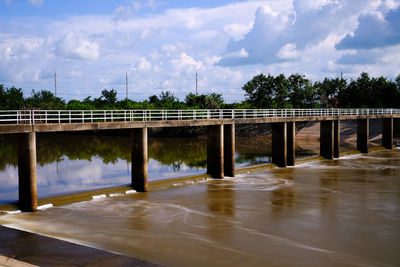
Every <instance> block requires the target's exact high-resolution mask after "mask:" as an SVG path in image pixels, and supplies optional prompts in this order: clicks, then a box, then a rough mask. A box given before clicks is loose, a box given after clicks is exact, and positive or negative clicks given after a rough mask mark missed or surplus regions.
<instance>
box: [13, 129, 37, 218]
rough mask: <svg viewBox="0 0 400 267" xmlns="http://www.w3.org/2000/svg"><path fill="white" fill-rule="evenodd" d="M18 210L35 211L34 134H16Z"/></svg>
mask: <svg viewBox="0 0 400 267" xmlns="http://www.w3.org/2000/svg"><path fill="white" fill-rule="evenodd" d="M17 141H18V184H19V189H18V190H19V208H20V209H21V210H22V211H36V210H37V181H36V179H37V177H36V134H35V133H34V132H30V133H24V134H18V136H17Z"/></svg>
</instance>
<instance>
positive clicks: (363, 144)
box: [357, 119, 369, 153]
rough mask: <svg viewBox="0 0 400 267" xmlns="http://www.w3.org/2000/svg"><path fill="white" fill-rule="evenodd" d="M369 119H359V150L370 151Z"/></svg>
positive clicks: (362, 151)
mask: <svg viewBox="0 0 400 267" xmlns="http://www.w3.org/2000/svg"><path fill="white" fill-rule="evenodd" d="M368 143H369V119H357V150H359V151H360V152H361V153H368Z"/></svg>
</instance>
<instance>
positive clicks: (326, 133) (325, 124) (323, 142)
mask: <svg viewBox="0 0 400 267" xmlns="http://www.w3.org/2000/svg"><path fill="white" fill-rule="evenodd" d="M333 124H334V123H333V121H321V126H320V154H321V156H322V157H324V158H326V159H333V152H334V125H333Z"/></svg>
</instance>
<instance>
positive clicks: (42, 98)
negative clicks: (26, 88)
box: [25, 90, 65, 109]
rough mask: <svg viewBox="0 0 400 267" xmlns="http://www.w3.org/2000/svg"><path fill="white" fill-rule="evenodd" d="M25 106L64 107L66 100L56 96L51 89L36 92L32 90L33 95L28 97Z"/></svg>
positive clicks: (42, 107)
mask: <svg viewBox="0 0 400 267" xmlns="http://www.w3.org/2000/svg"><path fill="white" fill-rule="evenodd" d="M25 106H26V107H27V108H40V109H64V108H65V101H64V100H63V99H61V98H59V97H56V96H55V95H54V94H53V93H52V92H50V91H47V90H41V91H39V92H35V90H32V96H31V97H28V98H27V99H26V101H25Z"/></svg>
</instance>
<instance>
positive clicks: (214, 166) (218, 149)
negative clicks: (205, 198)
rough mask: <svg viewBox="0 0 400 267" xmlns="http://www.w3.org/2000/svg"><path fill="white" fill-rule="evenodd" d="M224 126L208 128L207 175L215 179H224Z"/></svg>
mask: <svg viewBox="0 0 400 267" xmlns="http://www.w3.org/2000/svg"><path fill="white" fill-rule="evenodd" d="M223 146H224V130H223V125H222V124H220V125H210V126H207V173H208V174H210V175H211V176H212V177H213V178H224V147H223Z"/></svg>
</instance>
